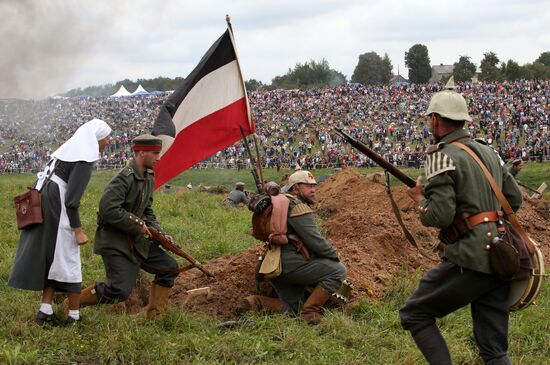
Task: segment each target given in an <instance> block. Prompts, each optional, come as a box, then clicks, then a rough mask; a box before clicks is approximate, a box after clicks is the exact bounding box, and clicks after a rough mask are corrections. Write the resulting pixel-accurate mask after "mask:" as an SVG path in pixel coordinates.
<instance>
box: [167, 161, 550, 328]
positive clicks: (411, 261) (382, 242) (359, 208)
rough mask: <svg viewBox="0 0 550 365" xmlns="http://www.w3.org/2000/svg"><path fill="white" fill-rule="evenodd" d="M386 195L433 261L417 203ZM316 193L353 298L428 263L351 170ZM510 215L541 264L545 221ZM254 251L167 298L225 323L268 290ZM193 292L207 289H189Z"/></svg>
mask: <svg viewBox="0 0 550 365" xmlns="http://www.w3.org/2000/svg"><path fill="white" fill-rule="evenodd" d="M374 180H377V181H379V179H374ZM392 191H393V196H394V199H395V201H396V202H397V205H398V206H399V208H400V211H401V215H402V217H403V221H404V222H405V225H406V226H407V227H408V229H409V230H410V231H411V233H412V234H413V236H414V237H415V238H416V240H417V242H418V244H419V245H421V246H422V247H423V248H424V249H425V250H426V251H428V252H429V253H430V254H431V255H432V256H434V258H435V255H434V254H433V253H431V251H429V246H430V245H431V244H432V242H433V241H434V240H435V238H436V236H437V231H436V230H435V229H428V228H425V227H423V226H422V225H421V223H420V221H419V219H418V208H417V205H416V204H415V203H414V202H413V201H412V200H410V199H409V198H408V197H407V195H406V187H404V186H398V187H394V188H393V189H392ZM317 196H318V200H319V204H318V205H319V206H318V214H319V215H320V216H322V217H323V219H324V225H323V227H322V230H323V232H324V234H325V235H326V236H327V238H328V239H329V240H330V241H331V242H332V243H333V244H334V246H335V247H337V249H338V251H339V252H340V255H341V258H342V261H343V262H344V264H345V265H346V266H347V268H348V271H349V274H348V278H349V279H350V280H351V281H352V282H353V284H354V286H355V290H354V298H375V299H376V298H381V297H382V295H383V292H384V288H385V287H386V286H387V285H388V283H389V281H390V280H391V279H392V278H393V277H394V276H395V275H396V274H398V273H400V272H401V273H402V272H403V271H404V270H405V271H414V270H415V269H416V268H418V267H421V268H422V269H425V268H428V267H429V266H431V265H433V264H435V262H431V261H430V260H429V259H427V258H425V257H423V256H422V255H421V254H420V253H419V252H418V250H416V249H415V248H414V247H412V245H411V244H410V243H409V242H408V241H407V240H406V238H405V236H404V235H403V232H402V231H401V228H400V227H399V225H398V223H397V220H396V218H395V216H394V213H393V211H392V208H391V203H390V200H389V198H388V197H387V196H386V192H385V187H384V186H383V185H382V184H381V183H380V182H373V179H372V178H367V177H365V176H362V175H360V174H359V173H358V172H357V170H354V169H345V170H343V171H341V172H339V173H338V174H335V175H333V176H331V177H330V178H329V179H327V180H326V181H324V182H323V183H322V184H320V185H319V187H318V190H317ZM518 217H519V220H520V221H521V222H522V223H523V224H524V226H525V227H526V230H527V231H528V233H529V234H530V235H531V237H533V238H534V239H535V241H537V242H538V243H539V245H540V248H541V251H542V252H543V255H544V257H545V259H546V260H547V261H546V262H548V260H549V259H550V246H549V245H550V230H549V228H548V227H549V224H548V223H549V219H547V218H544V216H543V214H541V211H540V203H539V202H530V201H527V202H526V203H524V205H523V207H522V209H521V210H520V212H519V214H518ZM259 251H260V246H258V247H255V248H252V249H249V250H247V251H244V252H241V253H239V254H238V255H234V256H224V257H220V258H217V259H215V260H212V261H209V262H207V263H205V264H204V265H205V267H206V268H207V269H208V270H210V271H212V272H213V273H214V274H215V275H216V277H217V279H215V280H212V279H208V278H207V277H206V276H205V275H204V274H202V273H201V272H200V271H198V270H196V269H194V270H191V271H187V272H185V273H183V274H181V275H180V276H179V278H178V280H177V282H176V286H175V287H174V292H173V293H172V295H171V301H172V302H173V303H175V304H176V305H178V306H180V307H182V308H184V309H185V310H187V311H189V312H203V313H207V314H209V315H212V316H216V317H218V318H220V319H229V318H233V317H234V316H233V314H232V311H233V310H234V309H235V307H236V306H237V304H238V302H239V299H240V298H242V297H244V296H246V295H250V294H253V293H256V292H260V293H265V292H267V291H269V286H268V285H266V284H262V286H261V287H259V288H257V287H256V282H255V280H254V269H255V265H256V262H257V256H258V253H259ZM201 287H209V289H208V290H206V289H204V290H197V291H195V292H193V291H192V290H193V289H198V288H201ZM189 293H191V294H189ZM195 294H197V295H195Z"/></svg>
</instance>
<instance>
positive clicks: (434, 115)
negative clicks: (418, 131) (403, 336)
mask: <svg viewBox="0 0 550 365" xmlns="http://www.w3.org/2000/svg"><path fill="white" fill-rule="evenodd" d="M453 89H454V84H453V80H452V79H451V80H450V81H449V84H448V85H447V88H446V90H443V91H441V92H438V93H436V94H434V95H433V96H432V98H431V100H430V104H429V106H428V110H427V111H426V113H425V116H426V117H428V118H429V125H430V129H431V131H432V134H433V136H434V139H435V142H436V144H435V145H433V146H431V147H430V148H429V149H428V151H427V159H426V178H427V179H428V183H427V184H426V185H425V186H423V185H422V183H421V178H419V180H418V181H417V185H416V187H414V188H411V189H409V190H408V195H409V197H410V198H412V199H413V200H414V201H416V202H417V203H418V204H419V212H420V220H421V221H422V224H423V225H425V226H429V227H437V228H440V229H442V231H441V234H443V235H446V234H447V232H448V231H447V230H446V229H448V228H449V227H451V226H452V225H453V224H455V222H462V223H469V226H468V227H469V228H468V230H467V232H461V233H460V235H458V236H457V237H456V239H454V240H452V241H453V242H449V244H447V245H446V246H445V247H444V251H443V253H442V255H443V261H442V262H441V263H440V264H439V265H437V266H436V267H434V268H432V269H431V270H429V271H428V272H427V273H426V274H425V275H424V277H423V278H422V279H421V281H420V283H419V286H418V289H417V290H416V291H415V292H414V293H413V294H412V296H411V297H410V298H409V299H408V300H407V302H406V303H405V305H404V306H403V308H401V310H400V312H399V314H400V318H401V324H402V326H403V328H404V329H406V330H408V331H410V332H411V335H412V337H413V339H414V341H415V342H416V344H417V346H418V348H419V349H420V350H421V351H422V354H423V355H424V357H425V358H426V359H427V360H428V362H429V363H430V364H451V356H450V354H449V350H448V348H447V345H446V343H445V340H444V339H443V337H442V336H441V333H440V331H439V329H438V327H437V325H436V322H435V319H436V318H441V317H444V316H446V315H447V314H449V313H452V312H454V311H456V310H457V309H459V308H462V307H465V306H466V305H468V304H470V306H471V314H472V320H473V332H474V337H475V341H476V343H477V346H478V348H479V351H480V355H481V357H482V358H483V360H484V361H485V363H486V364H491V365H497V364H511V362H510V358H509V357H508V320H509V318H508V317H509V310H508V301H507V298H508V293H509V288H510V285H509V282H507V281H503V280H501V279H500V277H499V276H497V275H496V274H495V273H494V272H493V270H492V269H491V266H490V263H489V252H488V251H487V250H486V247H487V245H488V244H489V243H490V242H491V240H492V238H493V237H495V236H497V235H498V231H497V226H496V222H495V221H496V220H498V218H496V219H495V218H494V217H495V216H498V212H500V211H501V206H500V203H499V201H498V199H497V197H496V196H495V194H494V193H493V191H492V189H491V187H490V185H489V183H488V181H487V178H486V176H485V175H484V173H483V172H482V170H481V168H480V166H478V164H477V163H476V162H475V160H474V159H473V158H472V156H470V155H469V154H468V153H466V151H464V150H462V149H461V148H459V147H458V146H456V145H453V144H451V142H454V141H458V142H460V143H462V144H464V145H466V146H467V147H469V148H470V149H471V150H473V151H474V152H475V154H476V155H477V156H478V157H479V158H480V159H481V160H482V162H483V163H484V164H485V166H486V167H487V169H488V170H489V171H490V173H491V175H492V176H493V178H494V179H495V181H496V182H497V184H498V186H499V188H501V190H502V192H503V193H504V195H505V197H506V199H507V200H508V202H509V203H510V205H511V206H512V208H513V210H514V211H516V210H517V209H519V207H520V205H521V202H522V198H521V192H520V190H519V187H518V185H517V183H516V181H515V179H514V178H512V176H511V175H510V173H509V172H508V171H507V169H506V168H505V167H504V163H503V162H502V160H501V159H500V157H499V156H498V154H497V153H496V152H495V151H494V150H493V149H492V148H491V147H489V146H487V145H485V144H483V143H481V142H479V141H477V140H473V139H472V138H471V137H470V136H469V134H468V132H467V131H466V130H465V129H464V128H463V127H464V122H465V121H471V120H472V119H471V117H470V115H469V114H468V110H467V105H466V101H465V100H464V98H463V97H462V95H460V94H458V93H457V92H455V91H454V90H453ZM475 217H481V219H477V220H476V219H474V218H475ZM483 217H485V218H483ZM466 221H467V222H466ZM440 237H441V236H440ZM443 237H444V236H443Z"/></svg>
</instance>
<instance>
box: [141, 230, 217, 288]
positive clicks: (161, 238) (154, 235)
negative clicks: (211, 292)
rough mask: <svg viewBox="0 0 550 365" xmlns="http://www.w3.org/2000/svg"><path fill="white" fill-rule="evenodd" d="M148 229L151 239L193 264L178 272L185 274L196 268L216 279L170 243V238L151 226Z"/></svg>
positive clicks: (198, 263)
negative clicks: (184, 272)
mask: <svg viewBox="0 0 550 365" xmlns="http://www.w3.org/2000/svg"><path fill="white" fill-rule="evenodd" d="M147 229H148V230H149V232H150V233H151V239H152V240H153V241H155V242H158V243H159V244H160V245H161V246H162V247H164V248H165V249H166V250H168V251H170V252H172V253H174V254H176V255H178V256H181V257H183V258H184V259H186V260H187V261H189V262H190V263H191V265H187V266H186V267H183V268H180V269H178V272H183V271H187V270H190V269H192V268H194V267H196V268H197V269H199V270H200V271H202V272H203V273H205V274H206V275H207V276H209V277H211V278H215V276H214V274H212V273H211V272H210V271H208V270H206V269H205V268H204V267H203V266H202V264H201V263H200V262H198V261H197V260H195V259H194V258H193V257H192V256H191V255H189V254H188V253H186V252H185V251H183V250H182V249H181V248H180V247H179V246H178V245H176V244H175V243H174V242H172V241H170V240H169V239H168V238H166V236H165V235H163V234H162V233H160V232H159V231H157V230H156V229H154V228H153V227H151V226H147Z"/></svg>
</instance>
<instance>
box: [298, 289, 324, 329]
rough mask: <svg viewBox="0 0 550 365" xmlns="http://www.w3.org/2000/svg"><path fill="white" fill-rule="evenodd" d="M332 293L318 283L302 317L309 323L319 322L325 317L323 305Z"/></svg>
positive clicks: (303, 310)
mask: <svg viewBox="0 0 550 365" xmlns="http://www.w3.org/2000/svg"><path fill="white" fill-rule="evenodd" d="M330 295H331V294H330V293H329V292H328V291H326V290H325V289H323V288H322V287H321V286H320V285H317V286H316V287H315V289H313V291H312V292H311V294H310V295H309V298H307V300H306V302H305V303H304V306H303V307H302V313H301V314H300V318H301V319H302V320H304V321H306V322H307V323H309V324H313V325H315V324H319V323H321V320H322V319H323V305H324V304H325V303H326V302H327V300H329V298H330Z"/></svg>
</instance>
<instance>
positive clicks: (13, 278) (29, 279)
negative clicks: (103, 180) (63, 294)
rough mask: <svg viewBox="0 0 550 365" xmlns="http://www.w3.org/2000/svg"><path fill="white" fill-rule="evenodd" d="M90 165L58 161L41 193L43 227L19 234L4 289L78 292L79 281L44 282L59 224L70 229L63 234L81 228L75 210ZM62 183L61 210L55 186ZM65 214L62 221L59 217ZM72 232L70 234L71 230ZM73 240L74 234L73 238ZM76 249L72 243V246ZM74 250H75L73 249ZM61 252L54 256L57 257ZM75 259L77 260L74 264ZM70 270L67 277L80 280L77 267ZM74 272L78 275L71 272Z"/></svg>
mask: <svg viewBox="0 0 550 365" xmlns="http://www.w3.org/2000/svg"><path fill="white" fill-rule="evenodd" d="M92 168H93V163H91V162H85V161H78V162H64V161H60V162H59V165H58V167H57V168H56V170H55V173H54V175H56V178H54V180H57V179H60V180H61V182H59V183H57V182H55V181H52V180H50V181H48V182H47V183H46V184H45V186H44V188H43V189H42V211H43V215H44V223H42V224H39V225H36V226H34V227H31V228H29V229H25V230H22V231H21V236H20V238H19V245H18V247H17V252H16V254H15V260H14V263H13V267H12V270H11V273H10V276H9V279H8V285H9V286H11V287H14V288H19V289H27V290H43V289H44V288H45V287H54V288H56V289H60V290H67V291H71V292H79V291H80V287H81V281H82V279H80V281H79V282H75V281H74V280H71V281H70V282H66V281H59V280H51V279H48V275H49V273H50V269H51V267H52V263H53V262H54V256H56V249H57V250H59V249H60V247H62V246H61V245H59V242H58V241H59V239H58V237H60V236H59V232H58V231H59V230H60V229H61V228H60V223H59V222H60V220H65V219H68V222H69V224H70V227H65V230H67V231H68V230H70V229H71V228H76V227H80V226H81V222H80V216H79V212H78V209H79V207H80V199H81V197H82V195H83V193H84V190H86V186H87V185H88V182H89V181H90V177H91V175H92ZM62 183H66V185H65V189H64V190H65V194H64V202H63V204H64V209H62V205H61V204H62V202H61V194H60V190H61V189H62V188H60V186H59V184H62ZM63 213H64V214H66V216H65V217H63V216H62V214H63ZM71 232H72V230H71ZM73 240H74V234H73ZM74 244H75V245H76V242H75V243H74ZM76 248H77V249H78V246H76ZM62 253H63V252H57V255H59V254H62ZM74 254H78V255H79V257H78V259H77V258H74V259H75V261H77V262H78V263H79V262H80V251H79V249H78V250H75V253H71V255H74ZM76 259H77V260H76ZM78 266H79V267H77V268H74V267H73V268H72V270H73V272H70V273H67V274H68V275H69V276H71V277H81V267H80V265H78ZM75 270H78V272H74V271H75Z"/></svg>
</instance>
